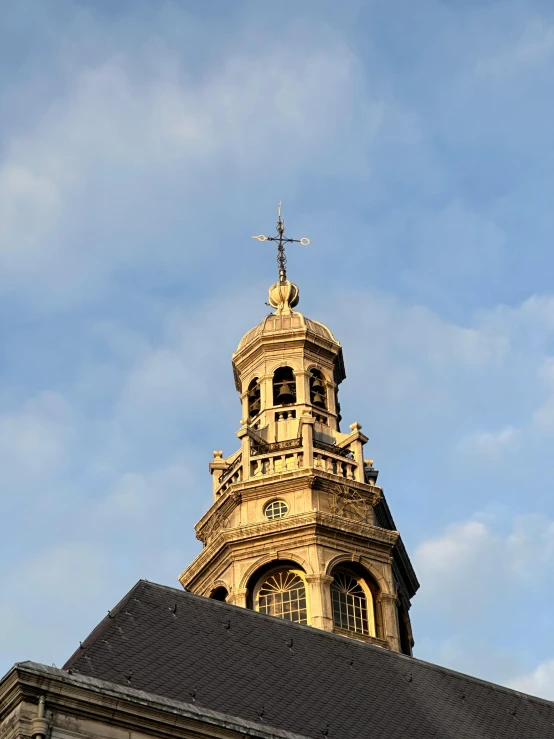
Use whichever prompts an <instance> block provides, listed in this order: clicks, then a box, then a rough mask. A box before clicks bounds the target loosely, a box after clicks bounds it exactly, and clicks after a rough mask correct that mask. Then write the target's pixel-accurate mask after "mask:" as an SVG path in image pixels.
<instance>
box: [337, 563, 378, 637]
mask: <svg viewBox="0 0 554 739" xmlns="http://www.w3.org/2000/svg"><path fill="white" fill-rule="evenodd" d="M331 603H332V605H333V624H334V625H335V627H336V628H337V629H340V630H344V631H350V632H352V633H354V634H364V635H365V636H375V623H374V617H373V597H372V594H371V590H370V589H369V588H368V586H367V584H366V583H365V582H364V580H363V579H362V578H360V577H358V576H357V575H356V574H354V573H353V572H350V571H348V570H346V569H339V570H336V571H335V573H334V579H333V582H332V583H331Z"/></svg>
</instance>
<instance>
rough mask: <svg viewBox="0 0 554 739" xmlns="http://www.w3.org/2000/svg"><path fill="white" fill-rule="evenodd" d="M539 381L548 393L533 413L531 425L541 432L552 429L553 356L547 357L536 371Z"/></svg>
mask: <svg viewBox="0 0 554 739" xmlns="http://www.w3.org/2000/svg"><path fill="white" fill-rule="evenodd" d="M537 375H538V378H539V381H540V382H541V384H542V386H543V387H544V388H545V390H546V391H547V393H548V395H547V397H546V399H545V400H544V401H543V403H542V405H541V406H540V407H539V408H537V409H536V411H535V412H534V413H533V419H532V420H533V425H534V426H535V428H536V429H538V430H539V431H541V432H543V433H552V431H554V357H547V358H546V359H545V360H544V361H543V362H542V364H541V365H540V367H539V369H538V372H537Z"/></svg>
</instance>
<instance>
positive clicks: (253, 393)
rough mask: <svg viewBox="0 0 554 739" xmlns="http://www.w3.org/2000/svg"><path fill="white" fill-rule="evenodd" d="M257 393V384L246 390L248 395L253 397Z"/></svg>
mask: <svg viewBox="0 0 554 739" xmlns="http://www.w3.org/2000/svg"><path fill="white" fill-rule="evenodd" d="M258 393H259V388H258V386H257V385H255V386H254V387H253V388H252V389H251V390H249V391H248V397H249V398H255V397H256V395H257V394H258Z"/></svg>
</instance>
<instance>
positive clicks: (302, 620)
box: [256, 569, 308, 624]
mask: <svg viewBox="0 0 554 739" xmlns="http://www.w3.org/2000/svg"><path fill="white" fill-rule="evenodd" d="M256 610H258V611H259V612H260V613H265V614H267V615H268V616H277V617H278V618H284V619H286V620H287V621H294V622H295V623H297V624H307V623H308V606H307V599H306V584H305V582H304V578H303V573H302V572H301V571H300V570H291V569H281V570H274V571H273V572H270V573H269V574H267V575H265V576H264V577H263V578H262V580H261V582H260V584H259V586H258V588H257V593H256Z"/></svg>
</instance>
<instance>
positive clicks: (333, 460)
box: [216, 438, 357, 496]
mask: <svg viewBox="0 0 554 739" xmlns="http://www.w3.org/2000/svg"><path fill="white" fill-rule="evenodd" d="M313 446H314V448H313V467H314V468H315V469H319V470H322V471H324V472H328V473H330V474H332V475H338V476H339V477H343V478H346V479H348V480H355V479H356V468H357V462H356V461H355V460H354V458H353V454H352V451H351V450H350V449H343V448H341V447H337V446H334V445H333V444H327V443H326V442H323V441H318V440H315V439H314V442H313ZM305 458H306V455H305V453H304V449H303V447H302V439H301V438H296V439H285V440H284V441H274V442H264V443H262V442H261V441H260V440H256V441H254V440H252V446H251V450H250V459H249V460H243V458H242V454H240V453H239V454H238V455H237V456H236V457H235V459H234V460H233V462H232V463H231V465H230V467H228V468H227V469H226V470H224V471H223V472H222V473H221V475H220V476H219V486H218V488H217V490H216V493H217V495H218V496H220V495H221V494H222V493H224V492H225V491H226V490H227V489H228V488H229V486H231V485H233V484H235V483H237V482H242V480H243V479H244V477H245V475H244V474H243V466H244V465H245V464H249V465H250V468H249V470H248V472H249V474H248V477H250V478H254V479H255V478H259V477H266V476H269V475H279V474H283V473H285V472H292V471H294V470H299V469H303V468H304V467H305Z"/></svg>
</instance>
